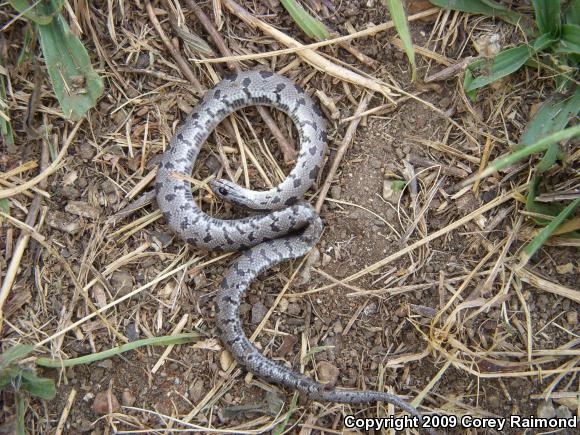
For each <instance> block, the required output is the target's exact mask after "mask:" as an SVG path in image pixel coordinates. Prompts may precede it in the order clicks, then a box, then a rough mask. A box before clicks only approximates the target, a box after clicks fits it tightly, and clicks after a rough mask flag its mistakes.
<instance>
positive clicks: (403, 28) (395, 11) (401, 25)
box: [383, 0, 417, 82]
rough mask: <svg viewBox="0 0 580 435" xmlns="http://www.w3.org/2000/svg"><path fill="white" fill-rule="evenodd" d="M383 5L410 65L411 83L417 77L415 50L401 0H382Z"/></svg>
mask: <svg viewBox="0 0 580 435" xmlns="http://www.w3.org/2000/svg"><path fill="white" fill-rule="evenodd" d="M383 3H384V4H385V6H386V7H387V9H388V10H389V13H390V14H391V19H392V20H393V23H395V29H397V33H398V34H399V37H400V38H401V41H402V42H403V48H404V49H405V53H406V54H407V58H408V59H409V63H410V64H411V81H413V82H414V81H415V79H416V77H417V66H416V64H415V50H414V49H413V40H412V39H411V33H410V32H409V25H408V22H407V16H406V15H405V9H403V4H402V3H401V0H383Z"/></svg>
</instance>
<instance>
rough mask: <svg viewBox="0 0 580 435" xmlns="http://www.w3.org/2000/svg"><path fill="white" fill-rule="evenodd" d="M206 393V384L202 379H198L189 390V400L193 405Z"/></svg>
mask: <svg viewBox="0 0 580 435" xmlns="http://www.w3.org/2000/svg"><path fill="white" fill-rule="evenodd" d="M205 392H206V388H205V384H204V382H203V380H202V379H196V380H195V381H194V382H193V385H192V386H191V387H190V388H189V399H190V400H191V401H192V402H193V403H197V402H199V401H200V400H201V399H202V398H203V396H204V394H205Z"/></svg>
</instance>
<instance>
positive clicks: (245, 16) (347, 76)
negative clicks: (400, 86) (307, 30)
mask: <svg viewBox="0 0 580 435" xmlns="http://www.w3.org/2000/svg"><path fill="white" fill-rule="evenodd" d="M224 4H225V5H226V7H227V8H228V9H229V10H230V11H231V12H232V13H234V14H236V15H237V16H238V17H239V18H240V19H242V20H244V21H245V22H246V23H247V24H248V25H250V26H252V27H257V28H259V29H260V30H262V31H263V32H264V33H266V34H267V35H270V36H272V37H273V38H275V39H276V40H277V41H279V42H280V43H282V44H284V45H287V46H290V47H295V48H298V47H303V46H302V44H301V43H300V42H298V41H296V40H295V39H293V38H291V37H290V36H288V35H286V34H285V33H283V32H281V31H279V30H278V29H276V28H274V27H272V26H271V25H269V24H267V23H265V22H264V21H262V20H260V19H258V18H256V17H254V16H253V15H252V14H250V13H249V12H248V11H247V10H245V9H244V8H243V7H241V6H240V5H238V4H237V3H236V2H234V1H233V0H224ZM298 55H299V56H300V57H301V58H302V59H304V60H305V61H306V62H308V63H309V64H311V65H312V66H313V67H314V68H316V69H318V70H320V71H322V72H324V73H326V74H329V75H331V76H333V77H336V78H338V79H340V80H344V81H346V82H349V83H353V84H355V85H359V86H363V87H365V88H368V89H370V90H373V91H376V92H379V93H381V94H383V95H384V96H385V97H386V98H387V99H389V100H391V99H392V97H391V95H392V91H391V90H390V89H389V88H388V87H387V86H385V85H383V84H381V83H379V82H378V81H376V80H372V79H369V78H366V77H363V76H361V75H360V74H358V73H355V72H354V71H351V70H349V69H346V68H344V67H342V66H340V65H338V64H336V63H333V62H331V61H330V60H328V59H327V58H325V57H323V56H321V55H320V54H318V53H316V52H314V51H312V50H308V49H304V50H300V51H299V52H298Z"/></svg>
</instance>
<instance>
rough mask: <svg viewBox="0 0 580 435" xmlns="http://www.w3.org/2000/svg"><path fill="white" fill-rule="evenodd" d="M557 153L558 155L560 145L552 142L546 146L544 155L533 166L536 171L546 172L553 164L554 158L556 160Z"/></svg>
mask: <svg viewBox="0 0 580 435" xmlns="http://www.w3.org/2000/svg"><path fill="white" fill-rule="evenodd" d="M559 155H560V145H558V144H557V143H553V144H552V145H550V146H549V147H548V149H547V150H546V152H545V153H544V157H542V160H540V161H539V163H538V164H537V165H536V167H535V169H536V172H537V173H538V174H541V173H542V172H546V171H547V170H548V169H550V168H551V167H552V166H554V164H555V163H556V160H558V157H559Z"/></svg>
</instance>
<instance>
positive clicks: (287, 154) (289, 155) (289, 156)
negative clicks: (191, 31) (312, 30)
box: [187, 0, 297, 164]
mask: <svg viewBox="0 0 580 435" xmlns="http://www.w3.org/2000/svg"><path fill="white" fill-rule="evenodd" d="M187 4H188V5H189V7H190V8H191V9H193V12H194V13H195V15H196V16H197V19H198V20H199V21H200V22H201V24H202V25H203V27H204V28H205V30H206V32H207V33H208V34H209V36H210V37H211V39H212V40H213V42H214V44H215V45H216V46H217V48H218V50H219V51H220V53H221V54H222V56H231V54H232V53H231V51H230V49H229V48H228V46H227V45H226V43H225V41H224V40H223V38H222V37H221V35H220V34H219V32H218V31H217V29H216V28H215V27H214V26H213V24H212V22H211V21H210V19H209V18H208V16H207V15H206V14H205V13H204V12H203V11H202V10H201V8H200V7H199V6H198V5H197V4H196V3H195V1H194V0H187ZM227 65H228V68H229V69H230V70H232V71H236V72H240V71H241V70H240V66H239V65H238V64H237V63H234V62H228V63H227ZM257 110H258V113H259V114H260V116H261V117H262V119H263V120H264V122H265V123H266V126H267V127H268V128H269V129H270V131H271V132H272V134H273V135H274V137H275V138H276V140H277V141H278V144H279V145H280V150H281V151H282V154H283V155H284V162H286V163H287V164H288V163H290V162H293V161H294V160H295V159H296V155H297V152H296V149H295V148H294V147H293V146H292V145H291V144H290V142H288V141H287V140H286V137H285V136H284V135H283V134H282V132H281V131H280V129H279V128H278V125H277V124H276V122H275V121H274V119H273V118H272V116H271V115H270V113H268V111H267V110H266V109H265V108H264V107H262V106H257Z"/></svg>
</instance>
